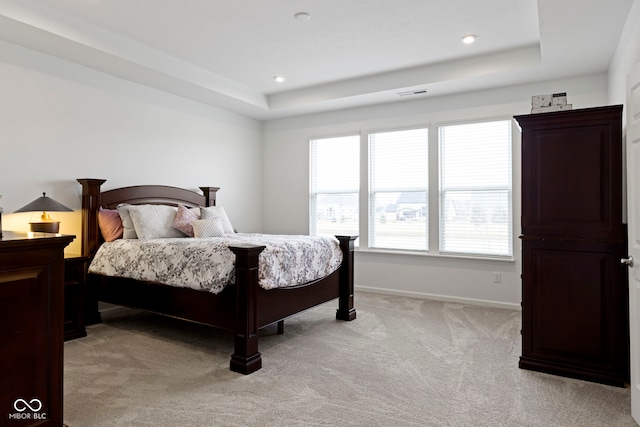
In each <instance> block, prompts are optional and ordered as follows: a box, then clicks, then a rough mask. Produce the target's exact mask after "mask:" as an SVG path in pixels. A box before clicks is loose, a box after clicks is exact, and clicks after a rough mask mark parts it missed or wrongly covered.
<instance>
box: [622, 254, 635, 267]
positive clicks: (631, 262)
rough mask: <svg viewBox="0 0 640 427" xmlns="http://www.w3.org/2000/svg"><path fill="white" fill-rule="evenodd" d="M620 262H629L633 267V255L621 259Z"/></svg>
mask: <svg viewBox="0 0 640 427" xmlns="http://www.w3.org/2000/svg"><path fill="white" fill-rule="evenodd" d="M620 264H627V265H628V266H629V267H633V257H632V256H629V258H622V259H621V260H620Z"/></svg>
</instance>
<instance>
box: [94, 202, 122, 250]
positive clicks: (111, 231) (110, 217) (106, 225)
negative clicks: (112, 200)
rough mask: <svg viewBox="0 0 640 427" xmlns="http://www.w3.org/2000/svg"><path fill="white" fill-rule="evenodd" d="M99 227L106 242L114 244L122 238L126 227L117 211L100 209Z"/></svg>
mask: <svg viewBox="0 0 640 427" xmlns="http://www.w3.org/2000/svg"><path fill="white" fill-rule="evenodd" d="M98 226H99V227H100V233H102V237H103V238H104V241H105V242H113V241H114V240H116V239H119V238H121V237H122V233H123V232H124V227H123V226H122V219H120V215H119V214H118V211H117V210H116V209H102V207H101V208H100V209H98Z"/></svg>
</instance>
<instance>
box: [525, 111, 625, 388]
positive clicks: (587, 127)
mask: <svg viewBox="0 0 640 427" xmlns="http://www.w3.org/2000/svg"><path fill="white" fill-rule="evenodd" d="M515 119H516V120H517V121H518V123H519V125H520V127H521V128H522V218H521V221H522V235H521V236H520V238H521V239H522V356H521V357H520V361H519V366H520V367H521V368H525V369H531V370H536V371H542V372H546V373H550V374H556V375H563V376H568V377H573V378H579V379H584V380H589V381H595V382H600V383H605V384H611V385H616V386H624V385H625V383H627V382H628V380H629V346H628V341H629V320H628V319H629V318H628V278H627V274H628V272H627V267H626V266H625V265H621V263H620V260H621V258H625V257H626V251H627V243H626V235H627V233H626V227H625V225H624V224H623V222H622V211H623V202H622V106H621V105H616V106H607V107H599V108H587V109H580V110H572V111H561V112H553V113H542V114H531V115H523V116H517V117H515Z"/></svg>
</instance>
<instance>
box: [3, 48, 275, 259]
mask: <svg viewBox="0 0 640 427" xmlns="http://www.w3.org/2000/svg"><path fill="white" fill-rule="evenodd" d="M0 76H1V78H0V93H1V94H2V95H1V96H0V129H2V133H1V135H0V195H2V199H1V200H0V206H2V207H3V208H4V214H3V229H4V230H16V231H28V225H27V223H28V221H29V219H30V218H31V214H24V213H23V214H11V212H13V211H14V210H15V209H18V208H20V207H22V206H23V205H25V204H27V203H29V202H31V201H32V200H34V199H35V198H37V197H38V196H40V195H41V193H42V192H43V191H46V192H47V195H49V196H51V197H52V198H54V199H56V200H58V201H59V202H61V203H63V204H65V205H67V206H69V207H70V208H72V209H74V210H76V212H74V213H59V214H55V215H56V216H57V217H58V219H59V220H61V221H62V223H61V232H62V233H65V234H75V235H77V239H76V241H75V242H74V243H72V245H71V246H70V247H69V248H68V249H67V252H68V253H79V252H80V249H79V248H80V246H79V240H80V212H79V209H80V194H81V193H80V192H81V188H80V185H79V184H78V183H77V182H76V178H103V179H107V182H106V183H105V184H103V188H104V189H110V188H114V187H120V186H125V185H136V184H164V185H175V186H179V187H186V188H191V189H193V190H195V191H199V190H198V187H199V186H219V187H221V188H222V189H221V190H220V192H219V193H218V200H219V203H220V204H221V205H222V206H224V207H225V209H226V210H227V212H228V214H229V216H230V217H231V218H233V220H234V225H235V226H236V227H237V228H238V229H240V230H247V231H260V230H261V228H262V204H261V202H262V199H261V191H260V178H261V176H262V168H261V162H262V153H261V123H260V122H258V121H256V120H252V119H248V118H246V117H243V116H240V115H236V114H232V113H230V112H227V111H224V110H220V109H216V108H211V107H208V106H205V105H203V104H199V103H196V102H192V101H187V100H185V99H183V98H179V97H176V96H173V95H170V94H166V93H162V92H159V91H156V90H153V89H150V88H147V87H145V86H141V85H138V84H134V83H130V82H126V81H123V80H121V79H118V78H115V77H112V76H108V75H106V74H103V73H99V72H96V71H94V70H91V69H88V68H85V67H81V66H78V65H75V64H71V63H69V62H66V61H62V60H58V59H55V58H53V57H50V56H48V55H44V54H41V53H37V52H34V51H31V50H28V49H24V48H21V47H18V46H15V45H11V44H8V43H0Z"/></svg>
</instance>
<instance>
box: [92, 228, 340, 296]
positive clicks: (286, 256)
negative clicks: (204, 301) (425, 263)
mask: <svg viewBox="0 0 640 427" xmlns="http://www.w3.org/2000/svg"><path fill="white" fill-rule="evenodd" d="M238 243H250V244H255V245H264V246H266V249H265V250H264V251H262V253H261V254H260V257H259V271H258V275H259V283H260V286H261V287H263V288H265V289H273V288H281V287H287V286H296V285H301V284H304V283H306V282H309V281H312V280H316V279H321V278H323V277H326V276H328V275H329V274H331V273H332V272H334V271H335V270H337V269H338V267H339V266H340V263H341V262H342V251H341V250H340V245H339V243H338V240H337V239H335V238H332V237H318V236H293V235H272V234H245V233H234V234H225V235H224V236H223V237H211V238H168V239H149V240H141V239H118V240H115V241H113V242H108V243H103V244H102V245H101V246H100V248H99V249H98V251H97V253H96V255H95V257H94V259H93V261H92V262H91V265H90V266H89V272H90V273H97V274H102V275H105V276H117V277H128V278H132V279H136V280H142V281H150V282H157V283H163V284H165V285H171V286H178V287H188V288H192V289H197V290H206V291H209V292H212V293H214V294H217V293H219V292H221V291H222V290H223V289H224V287H225V286H226V285H227V283H233V280H234V263H235V255H234V254H233V253H232V252H231V251H230V250H229V248H228V246H229V245H233V244H238Z"/></svg>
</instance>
